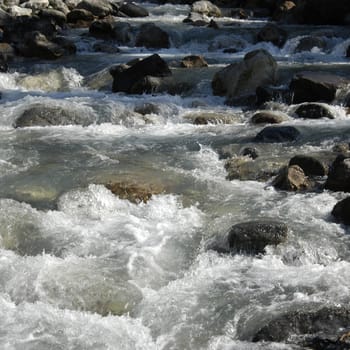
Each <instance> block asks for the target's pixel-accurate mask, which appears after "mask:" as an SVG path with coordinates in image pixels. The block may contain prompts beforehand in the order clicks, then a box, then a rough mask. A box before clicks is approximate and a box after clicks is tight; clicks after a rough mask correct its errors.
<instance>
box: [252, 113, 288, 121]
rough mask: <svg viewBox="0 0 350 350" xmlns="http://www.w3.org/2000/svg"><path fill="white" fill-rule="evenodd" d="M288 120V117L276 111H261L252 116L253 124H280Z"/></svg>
mask: <svg viewBox="0 0 350 350" xmlns="http://www.w3.org/2000/svg"><path fill="white" fill-rule="evenodd" d="M285 120H286V115H285V114H284V113H281V112H275V111H268V110H266V111H259V112H257V113H255V114H254V115H253V116H252V119H251V121H252V123H253V124H279V123H282V122H283V121H285Z"/></svg>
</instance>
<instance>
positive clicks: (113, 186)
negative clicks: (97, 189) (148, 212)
mask: <svg viewBox="0 0 350 350" xmlns="http://www.w3.org/2000/svg"><path fill="white" fill-rule="evenodd" d="M105 186H106V188H108V189H109V190H110V191H111V192H112V193H113V194H115V195H116V196H118V197H119V198H120V199H126V200H128V201H130V202H132V203H135V204H139V203H141V202H143V203H147V202H148V201H149V200H150V199H151V198H152V196H153V195H157V194H160V193H163V192H164V188H161V187H159V186H151V185H146V184H140V183H130V182H113V183H108V184H106V185H105Z"/></svg>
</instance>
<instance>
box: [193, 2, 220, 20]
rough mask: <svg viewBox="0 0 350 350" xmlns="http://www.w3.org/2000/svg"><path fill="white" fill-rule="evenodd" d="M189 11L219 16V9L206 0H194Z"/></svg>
mask: <svg viewBox="0 0 350 350" xmlns="http://www.w3.org/2000/svg"><path fill="white" fill-rule="evenodd" d="M191 11H192V12H196V13H200V14H202V15H206V16H209V17H221V10H220V9H219V8H218V7H217V6H216V5H214V4H213V3H211V2H210V1H207V0H200V1H196V2H194V3H193V4H192V8H191Z"/></svg>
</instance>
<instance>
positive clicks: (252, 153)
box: [240, 147, 259, 159]
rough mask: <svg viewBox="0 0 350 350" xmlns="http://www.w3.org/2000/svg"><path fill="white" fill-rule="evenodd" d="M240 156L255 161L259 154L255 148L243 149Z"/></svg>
mask: <svg viewBox="0 0 350 350" xmlns="http://www.w3.org/2000/svg"><path fill="white" fill-rule="evenodd" d="M240 154H241V155H242V156H244V157H249V158H252V159H256V158H258V157H259V152H258V151H257V149H256V148H253V147H244V148H243V149H242V150H241V152H240Z"/></svg>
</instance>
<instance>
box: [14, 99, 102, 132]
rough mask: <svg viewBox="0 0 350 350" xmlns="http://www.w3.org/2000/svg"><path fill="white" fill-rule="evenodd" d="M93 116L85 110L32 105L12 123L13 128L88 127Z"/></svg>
mask: <svg viewBox="0 0 350 350" xmlns="http://www.w3.org/2000/svg"><path fill="white" fill-rule="evenodd" d="M95 121H96V120H95V116H94V115H93V114H88V113H86V111H85V110H76V109H73V108H67V107H63V106H53V105H42V104H34V105H32V106H30V107H28V108H27V109H25V110H24V111H23V112H22V114H21V115H20V116H19V117H18V118H17V119H16V121H15V123H14V127H15V128H23V127H29V126H52V125H83V126H86V125H89V124H92V123H94V122H95Z"/></svg>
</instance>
